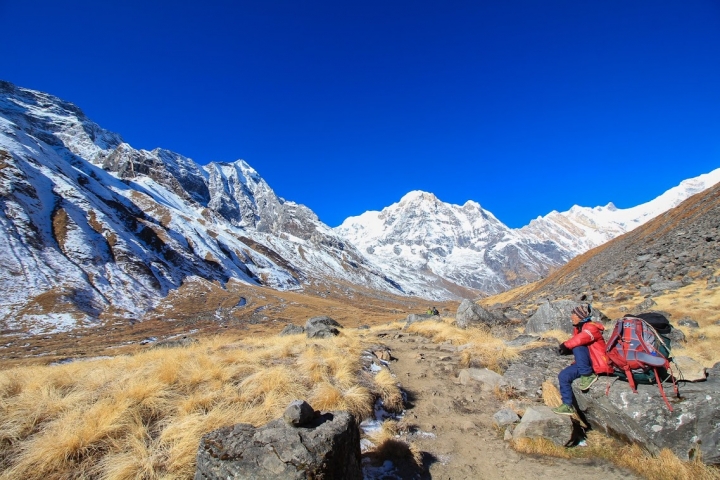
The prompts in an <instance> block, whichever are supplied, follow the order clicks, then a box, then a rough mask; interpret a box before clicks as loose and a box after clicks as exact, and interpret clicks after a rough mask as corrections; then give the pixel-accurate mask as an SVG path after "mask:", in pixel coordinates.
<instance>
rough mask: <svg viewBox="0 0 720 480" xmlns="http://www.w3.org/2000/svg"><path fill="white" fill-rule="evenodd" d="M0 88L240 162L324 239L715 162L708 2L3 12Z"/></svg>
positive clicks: (639, 181)
mask: <svg viewBox="0 0 720 480" xmlns="http://www.w3.org/2000/svg"><path fill="white" fill-rule="evenodd" d="M0 20H1V21H2V25H3V28H2V29H0V79H3V80H8V81H10V82H13V83H15V84H17V85H20V86H23V87H28V88H33V89H38V90H42V91H46V92H48V93H51V94H54V95H57V96H59V97H61V98H63V99H65V100H69V101H71V102H73V103H75V104H77V105H78V106H79V107H80V108H82V109H83V111H84V112H85V113H86V114H87V115H88V116H89V117H90V118H91V119H93V120H94V121H96V122H97V123H99V124H100V125H101V126H103V127H104V128H106V129H109V130H112V131H115V132H117V133H120V134H121V135H122V136H123V138H124V139H125V140H126V141H127V142H128V143H130V144H131V145H132V146H134V147H136V148H145V149H153V148H156V147H162V148H166V149H169V150H173V151H176V152H178V153H181V154H183V155H185V156H188V157H190V158H193V159H194V160H195V161H197V162H199V163H207V162H209V161H234V160H236V159H239V158H242V159H244V160H246V161H247V162H248V163H249V164H250V165H251V166H253V167H254V168H255V169H256V170H257V171H258V172H259V173H260V175H261V176H263V178H265V179H266V180H267V182H268V183H269V184H270V186H271V187H272V188H273V189H274V190H275V191H276V193H277V194H278V195H280V196H282V197H284V198H286V199H288V200H292V201H295V202H298V203H303V204H305V205H307V206H309V207H310V208H311V209H312V210H314V211H315V212H316V213H317V214H318V216H319V217H320V219H321V220H322V221H324V222H325V223H327V224H329V225H330V226H336V225H338V224H339V223H341V222H342V220H344V219H345V218H346V217H348V216H352V215H358V214H360V213H362V212H364V211H366V210H379V209H382V208H383V207H385V206H388V205H390V204H391V203H394V202H396V201H398V200H399V199H400V198H401V197H402V196H403V195H404V194H405V193H407V192H409V191H411V190H425V191H429V192H432V193H435V194H436V195H437V196H438V198H440V199H441V200H443V201H445V202H449V203H455V204H463V203H465V201H467V200H475V201H477V202H479V203H480V204H481V205H482V206H483V207H484V208H486V209H487V210H489V211H491V212H492V213H494V214H495V215H496V216H497V217H498V218H499V219H500V220H501V221H503V222H504V223H506V224H508V225H509V226H512V227H519V226H522V225H525V224H527V223H528V222H529V221H530V220H531V219H532V218H535V217H537V216H538V215H545V214H547V213H549V212H550V211H551V210H560V211H562V210H566V209H568V208H569V207H571V206H572V205H573V204H579V205H583V206H596V205H604V204H607V203H608V202H610V201H612V202H614V203H615V204H616V205H617V206H619V207H621V208H622V207H630V206H634V205H637V204H639V203H642V202H645V201H647V200H650V199H652V198H654V197H656V196H657V195H659V194H660V193H662V192H664V191H665V190H667V189H668V188H671V187H673V186H675V185H677V184H678V183H679V182H680V181H681V180H683V179H685V178H690V177H694V176H697V175H699V174H702V173H706V172H709V171H711V170H713V169H715V168H717V167H719V166H720V3H719V2H717V1H716V0H693V1H692V2H678V1H675V0H673V1H665V0H654V1H649V0H645V1H644V0H636V1H632V2H627V1H620V0H608V1H599V0H588V1H578V0H568V1H554V0H547V1H540V0H532V1H520V0H517V1H516V0H502V1H446V2H437V1H435V2H428V1H418V0H414V1H391V0H384V1H374V0H367V1H363V2H352V1H351V2H337V1H300V0H294V1H274V0H261V1H252V2H248V1H241V0H238V1H214V0H206V1H203V2H169V1H164V2H161V1H153V0H144V1H135V0H123V1H116V0H103V1H102V2H99V1H78V0H66V1H62V2H58V1H44V0H33V1H25V2H18V1H15V0H13V1H10V0H0Z"/></svg>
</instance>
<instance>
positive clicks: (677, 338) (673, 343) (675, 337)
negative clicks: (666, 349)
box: [665, 328, 687, 348]
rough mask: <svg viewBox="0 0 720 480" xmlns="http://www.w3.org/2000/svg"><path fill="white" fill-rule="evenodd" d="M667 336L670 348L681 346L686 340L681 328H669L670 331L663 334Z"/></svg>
mask: <svg viewBox="0 0 720 480" xmlns="http://www.w3.org/2000/svg"><path fill="white" fill-rule="evenodd" d="M665 336H666V337H667V338H669V339H670V348H679V347H682V346H683V344H685V342H687V340H686V339H685V334H684V333H683V332H682V330H678V329H677V328H673V329H672V330H670V333H668V334H666V335H665Z"/></svg>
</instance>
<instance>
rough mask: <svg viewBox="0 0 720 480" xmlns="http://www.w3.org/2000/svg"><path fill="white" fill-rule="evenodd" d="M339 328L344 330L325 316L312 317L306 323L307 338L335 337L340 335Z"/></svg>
mask: <svg viewBox="0 0 720 480" xmlns="http://www.w3.org/2000/svg"><path fill="white" fill-rule="evenodd" d="M336 327H337V328H336ZM338 328H343V326H342V325H340V324H339V323H338V322H336V321H335V320H333V319H332V318H330V317H328V316H325V315H323V316H320V317H312V318H311V319H309V320H308V321H307V322H306V323H305V333H306V334H307V338H330V337H334V336H336V335H339V334H340V331H339V330H338Z"/></svg>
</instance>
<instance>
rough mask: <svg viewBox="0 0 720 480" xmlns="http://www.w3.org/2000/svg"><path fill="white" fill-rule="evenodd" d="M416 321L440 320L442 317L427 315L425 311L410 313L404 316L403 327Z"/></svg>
mask: <svg viewBox="0 0 720 480" xmlns="http://www.w3.org/2000/svg"><path fill="white" fill-rule="evenodd" d="M417 322H442V318H441V317H439V316H438V315H429V314H426V313H411V314H410V315H408V316H407V317H406V318H405V325H404V326H403V328H407V327H409V326H410V325H412V324H413V323H417Z"/></svg>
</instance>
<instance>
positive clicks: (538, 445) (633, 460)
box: [512, 432, 720, 480]
mask: <svg viewBox="0 0 720 480" xmlns="http://www.w3.org/2000/svg"><path fill="white" fill-rule="evenodd" d="M587 444H588V446H587V447H574V448H565V447H561V446H558V445H555V444H554V443H553V442H551V441H550V440H548V439H545V438H538V439H530V438H521V439H518V440H514V441H513V442H512V446H513V448H514V449H515V450H517V451H519V452H522V453H527V454H532V455H543V456H550V457H557V458H601V459H603V460H607V461H609V462H612V463H614V464H615V465H618V466H619V467H623V468H627V469H629V470H631V471H633V472H634V473H636V474H637V475H639V476H641V477H643V478H647V479H653V480H718V479H720V472H718V470H717V469H716V468H713V467H709V466H707V465H704V464H703V463H702V462H699V461H691V462H683V461H682V460H680V459H678V458H677V456H675V454H673V453H672V452H671V451H670V450H667V449H663V450H662V451H661V452H660V453H659V454H658V455H656V456H653V455H650V454H648V453H647V452H645V451H644V450H642V449H641V448H640V447H638V446H637V445H634V444H633V445H625V444H621V443H619V442H618V441H616V440H613V439H611V438H608V437H606V436H604V435H602V434H600V433H598V432H588V435H587Z"/></svg>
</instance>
